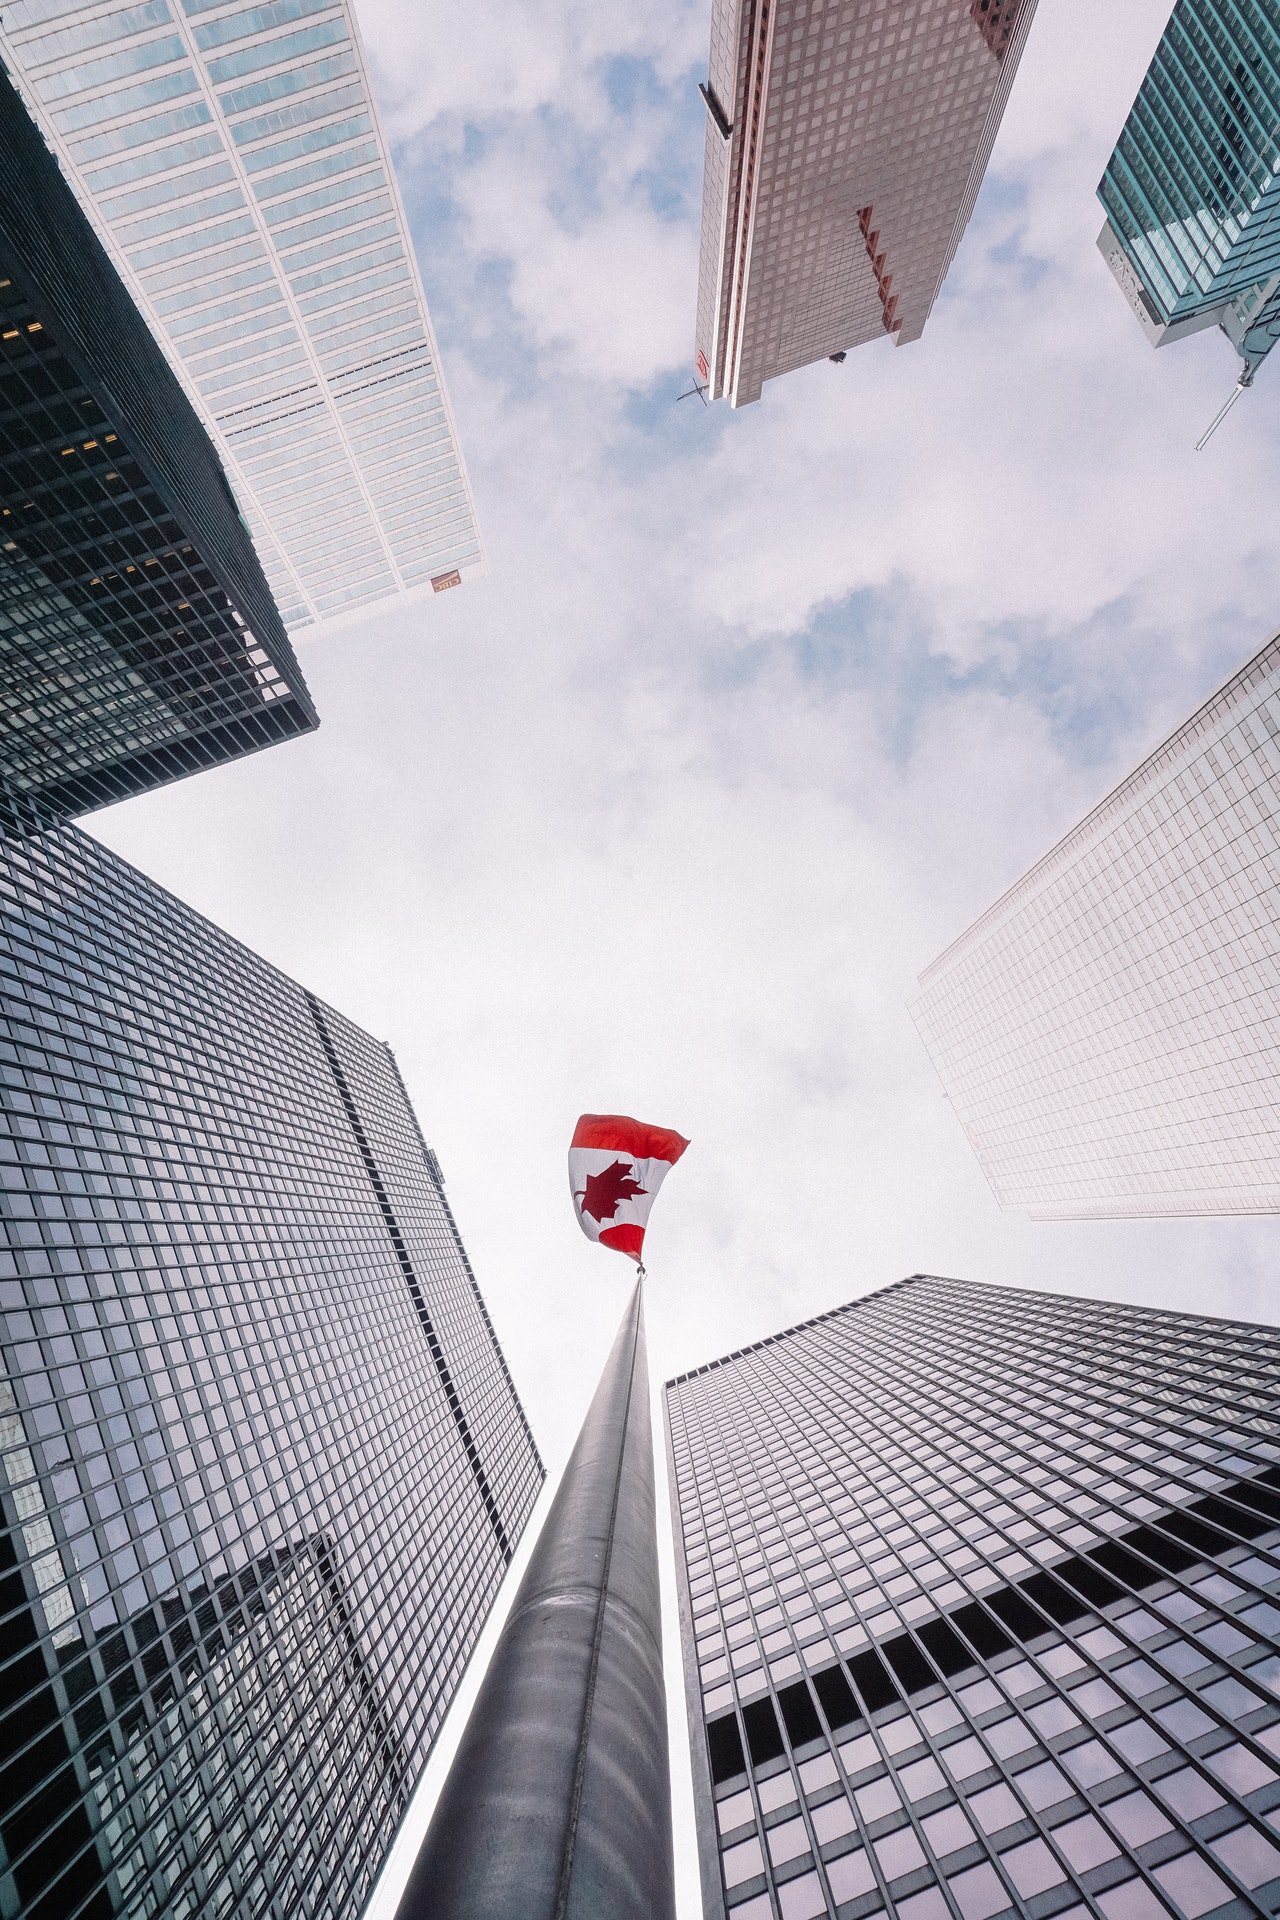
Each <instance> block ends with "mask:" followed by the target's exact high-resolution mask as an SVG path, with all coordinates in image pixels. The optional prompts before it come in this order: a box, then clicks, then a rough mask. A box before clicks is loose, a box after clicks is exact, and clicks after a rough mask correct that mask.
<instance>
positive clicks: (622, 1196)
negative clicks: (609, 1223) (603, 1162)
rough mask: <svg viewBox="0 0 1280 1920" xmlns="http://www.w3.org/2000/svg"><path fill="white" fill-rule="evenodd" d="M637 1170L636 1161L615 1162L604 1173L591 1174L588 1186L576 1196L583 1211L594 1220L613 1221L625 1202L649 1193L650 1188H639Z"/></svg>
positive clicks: (588, 1176)
mask: <svg viewBox="0 0 1280 1920" xmlns="http://www.w3.org/2000/svg"><path fill="white" fill-rule="evenodd" d="M635 1170H636V1169H635V1162H634V1161H632V1160H615V1161H614V1163H613V1165H612V1166H611V1167H605V1168H604V1169H603V1171H602V1172H600V1173H589V1174H588V1175H587V1184H586V1186H585V1187H584V1188H583V1190H582V1192H581V1193H580V1194H576V1195H575V1198H576V1199H579V1200H581V1202H582V1211H583V1212H584V1213H589V1214H590V1215H591V1218H592V1219H593V1220H612V1219H613V1216H614V1214H615V1213H616V1212H617V1211H618V1208H619V1207H620V1206H621V1205H622V1203H623V1201H624V1200H633V1199H634V1198H635V1196H636V1194H638V1193H647V1192H648V1188H647V1187H642V1186H639V1185H638V1184H637V1182H636V1181H635V1180H634V1179H633V1177H632V1176H633V1175H634V1173H635Z"/></svg>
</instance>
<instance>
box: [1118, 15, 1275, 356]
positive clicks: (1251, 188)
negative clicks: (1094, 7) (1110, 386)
mask: <svg viewBox="0 0 1280 1920" xmlns="http://www.w3.org/2000/svg"><path fill="white" fill-rule="evenodd" d="M1098 198H1099V200H1101V202H1102V205H1103V207H1104V209H1105V210H1106V215H1107V222H1106V225H1105V226H1104V227H1103V229H1102V232H1101V234H1100V235H1099V238H1098V245H1099V247H1100V248H1101V250H1102V253H1103V256H1104V258H1105V259H1106V261H1107V264H1108V266H1109V267H1110V268H1111V271H1112V273H1113V274H1114V275H1115V277H1116V280H1117V282H1118V283H1119V286H1120V289H1121V291H1122V292H1123V294H1124V296H1125V298H1126V300H1127V301H1128V302H1129V305H1130V306H1131V307H1132V309H1133V311H1134V313H1135V315H1136V316H1137V318H1138V321H1139V323H1140V325H1141V327H1142V329H1143V332H1144V333H1145V334H1146V336H1147V338H1148V340H1150V342H1151V344H1152V345H1153V346H1157V347H1158V346H1164V345H1166V344H1167V343H1168V342H1170V341H1173V340H1181V339H1183V338H1185V336H1186V335H1187V334H1189V333H1197V332H1199V330H1200V329H1201V328H1202V327H1211V326H1220V327H1221V328H1222V331H1223V332H1224V333H1225V334H1226V335H1227V337H1228V338H1229V339H1230V341H1231V343H1232V345H1233V346H1234V347H1235V349H1236V351H1237V353H1238V354H1239V355H1240V357H1241V359H1242V360H1243V362H1244V368H1243V373H1242V383H1243V384H1245V385H1247V384H1249V382H1250V381H1252V378H1253V374H1254V371H1255V369H1256V368H1257V367H1258V366H1259V365H1260V363H1261V362H1262V361H1263V360H1264V359H1265V358H1266V356H1267V354H1268V353H1270V351H1271V349H1272V347H1273V346H1274V345H1275V342H1276V338H1277V335H1278V334H1280V299H1278V298H1277V294H1278V293H1280V19H1278V18H1277V16H1276V10H1275V8H1274V7H1273V6H1269V5H1266V4H1264V3H1263V0H1177V5H1176V6H1175V7H1174V9H1173V14H1172V16H1171V18H1170V20H1169V24H1168V26H1167V27H1166V29H1165V31H1164V34H1163V37H1162V38H1161V41H1160V45H1159V46H1158V47H1157V49H1156V53H1155V57H1154V59H1153V60H1152V62H1151V65H1150V67H1149V69H1148V71H1147V76H1146V78H1145V80H1144V81H1143V83H1142V86H1141V88H1140V90H1139V93H1138V97H1137V99H1136V100H1135V101H1134V103H1133V109H1132V111H1131V113H1130V115H1129V118H1128V120H1127V121H1126V122H1125V126H1124V131H1123V133H1122V134H1121V135H1120V139H1119V141H1118V142H1117V144H1116V149H1115V152H1114V153H1113V154H1112V156H1111V159H1110V161H1109V163H1108V165H1107V170H1106V173H1105V174H1104V175H1103V177H1102V183H1101V185H1100V186H1099V188H1098Z"/></svg>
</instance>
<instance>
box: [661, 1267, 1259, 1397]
mask: <svg viewBox="0 0 1280 1920" xmlns="http://www.w3.org/2000/svg"><path fill="white" fill-rule="evenodd" d="M922 1280H924V1281H934V1282H941V1283H942V1284H943V1285H944V1286H948V1287H968V1288H970V1289H972V1290H973V1291H975V1292H976V1291H982V1292H985V1293H1007V1294H1017V1295H1019V1296H1022V1295H1026V1294H1034V1295H1035V1296H1036V1297H1037V1298H1039V1299H1044V1300H1069V1301H1071V1302H1073V1303H1074V1304H1075V1305H1077V1306H1092V1307H1119V1308H1121V1309H1122V1310H1123V1311H1124V1312H1126V1313H1139V1314H1149V1315H1152V1316H1153V1317H1154V1318H1156V1319H1158V1320H1178V1321H1184V1322H1185V1321H1194V1322H1195V1324H1196V1325H1197V1326H1210V1327H1245V1328H1248V1329H1249V1330H1250V1331H1252V1332H1255V1333H1266V1334H1270V1335H1271V1336H1272V1338H1273V1339H1276V1340H1280V1324H1276V1323H1275V1322H1272V1321H1268V1320H1241V1319H1238V1318H1237V1317H1236V1316H1234V1315H1232V1314H1225V1313H1188V1312H1186V1311H1185V1310H1183V1309H1182V1308H1178V1307H1149V1306H1144V1305H1143V1304H1142V1303H1141V1302H1139V1301H1136V1300H1110V1299H1095V1298H1094V1297H1093V1295H1092V1294H1085V1293H1065V1292H1062V1293H1060V1292H1058V1291H1056V1290H1054V1289H1050V1288H1042V1287H1010V1286H1002V1285H1001V1284H1000V1283H999V1282H998V1281H990V1280H966V1279H962V1278H960V1276H959V1275H956V1274H945V1273H909V1274H907V1275H906V1276H905V1278H904V1279H902V1280H893V1281H890V1283H889V1285H888V1286H886V1287H877V1288H876V1289H875V1290H874V1292H872V1293H864V1294H860V1295H859V1296H858V1298H857V1299H856V1300H846V1301H845V1303H844V1304H843V1306H839V1307H829V1308H828V1309H827V1311H826V1312H825V1313H815V1314H814V1315H813V1316H812V1317H811V1318H810V1319H808V1320H798V1321H797V1322H796V1323H795V1325H794V1326H791V1327H781V1328H779V1330H778V1332H777V1333H770V1334H766V1335H765V1337H764V1339H763V1340H753V1341H752V1342H751V1344H750V1345H749V1346H745V1347H736V1348H735V1349H734V1351H733V1352H732V1353H722V1354H720V1355H719V1356H718V1357H717V1358H716V1359H714V1360H707V1361H704V1362H703V1364H702V1366H700V1367H690V1368H689V1369H688V1370H687V1371H686V1372H685V1373H677V1374H675V1375H673V1377H672V1378H671V1379H670V1380H664V1381H663V1383H662V1389H663V1392H664V1393H666V1392H668V1391H669V1390H670V1389H671V1388H672V1387H679V1386H683V1385H684V1383H685V1381H686V1380H695V1379H697V1378H698V1377H699V1376H700V1375H701V1374H704V1373H714V1372H715V1371H716V1370H717V1369H718V1368H720V1367H727V1366H728V1365H729V1363H730V1362H731V1361H733V1360H742V1359H745V1358H746V1356H747V1355H748V1354H749V1353H759V1352H761V1350H762V1349H763V1348H765V1347H773V1346H776V1345H777V1344H778V1342H779V1341H780V1340H790V1339H791V1338H792V1337H793V1336H794V1335H795V1334H797V1333H807V1332H808V1330H809V1328H810V1327H819V1326H821V1325H822V1324H823V1323H824V1322H825V1321H827V1320H839V1319H840V1318H841V1317H842V1316H843V1315H845V1314H847V1313H855V1312H856V1311H857V1309H858V1308H859V1307H866V1306H869V1305H870V1304H871V1302H872V1301H873V1300H883V1299H885V1297H886V1296H887V1295H888V1294H891V1293H900V1292H901V1291H902V1289H903V1288H904V1287H911V1286H915V1285H916V1283H917V1282H918V1281H922Z"/></svg>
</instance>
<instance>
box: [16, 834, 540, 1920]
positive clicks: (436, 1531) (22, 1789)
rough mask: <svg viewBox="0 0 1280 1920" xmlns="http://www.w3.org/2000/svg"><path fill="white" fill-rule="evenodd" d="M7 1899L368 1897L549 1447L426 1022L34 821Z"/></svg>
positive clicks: (320, 1908)
mask: <svg viewBox="0 0 1280 1920" xmlns="http://www.w3.org/2000/svg"><path fill="white" fill-rule="evenodd" d="M0 923H2V924H0V999H2V1000H3V1006H2V1008H0V1016H2V1022H3V1024H2V1026H0V1222H2V1225H0V1309H2V1320H3V1336H4V1361H5V1368H4V1374H3V1377H2V1378H0V1459H2V1466H3V1477H2V1479H0V1487H2V1489H3V1505H4V1513H3V1519H4V1526H3V1530H2V1532H0V1559H2V1560H3V1565H2V1566H0V1756H2V1757H0V1913H3V1914H4V1915H5V1916H17V1915H19V1914H21V1915H23V1916H24V1917H25V1916H30V1920H107V1916H109V1915H116V1914H123V1915H128V1916H131V1917H132V1916H140V1917H141V1916H149V1915H164V1916H165V1917H166V1920H191V1917H193V1916H196V1915H198V1916H200V1920H209V1917H210V1916H213V1917H215V1920H224V1917H225V1916H245V1920H247V1916H249V1915H250V1914H252V1915H254V1916H255V1917H257V1920H262V1917H263V1916H272V1920H286V1917H288V1916H294V1915H303V1914H305V1915H329V1916H333V1917H334V1920H337V1917H338V1916H342V1920H349V1916H350V1915H352V1914H354V1913H358V1912H359V1911H360V1908H361V1906H362V1904H363V1902H364V1900H365V1898H366V1897H367V1895H368V1892H369V1890H370V1888H371V1886H372V1884H373V1881H374V1879H375V1877H376V1875H377V1873H378V1871H379V1869H380V1867H381V1866H382V1864H383V1861H384V1859H385V1856H386V1853H387V1850H388V1847H389V1845H390V1842H391V1839H392V1837H393V1835H394V1833H395V1830H396V1827H397V1825H398V1823H399V1820H400V1817H401V1815H402V1813H403V1810H404V1808H405V1805H406V1803H407V1800H408V1797H409V1794H410V1792H411V1791H412V1788H413V1786H414V1783H415V1781H416V1779H417V1777H418V1775H419V1773H420V1771H421V1768H422V1766H423V1762H424V1759H425V1756H426V1755H427V1753H428V1752H429V1750H430V1748H431V1745H432V1742H433V1740H434V1738H435V1735H436V1733H437V1731H438V1729H439V1727H440V1724H441V1721H442V1719H443V1716H444V1714H445V1712H446V1710H447V1708H448V1706H449V1703H450V1701H451V1699H452V1697H453V1694H454V1692H455V1690H456V1687H457V1685H458V1681H459V1679H460V1677H461V1675H462V1672H463V1670H464V1668H465V1666H466V1663H467V1660H468V1658H469V1656H470V1654H471V1652H472V1650H473V1648H474V1646H475V1643H476V1639H477V1636H478V1635H479V1633H480V1631H481V1628H482V1626H483V1623H484V1620H485V1617H486V1615H487V1612H488V1609H489V1607H490V1605H491V1603H492V1600H493V1598H494V1595H495V1593H496V1592H497V1590H498V1586H499V1584H500V1582H501V1580H502V1578H503V1575H504V1573H505V1571H506V1568H507V1566H508V1564H509V1562H510V1559H511V1556H512V1552H513V1550H514V1547H515V1544H516V1542H517V1541H518V1539H519V1537H520V1533H521V1530H522V1528H523V1526H524V1524H525V1522H526V1520H527V1518H528V1515H529V1512H530V1509H531V1507H532V1505H533V1503H534V1500H535V1498H536V1495H537V1493H538V1489H539V1487H540V1484H541V1481H542V1477H543V1472H542V1466H541V1463H540V1461H539V1458H538V1454H537V1450H536V1448H535V1446H534V1443H533V1440H532V1438H531V1436H530V1433H529V1430H528V1427H527V1425H526V1423H525V1420H524V1416H523V1414H522V1411H521V1408H520V1405H519V1402H518V1400H517V1397H516V1394H515V1391H514V1388H513V1386H512V1383H511V1380H510V1378H509V1376H508V1373H507V1370H506V1367H505V1364H504V1362H503V1359H502V1355H501V1353H500V1351H499V1349H498V1347H497V1344H496V1341H495V1339H494V1335H493V1331H492V1328H491V1326H490V1324H489V1321H488V1318H487V1316H486V1313H485V1310H484V1307H483V1304H482V1302H481V1300H480V1296H479V1294H478V1292H477V1290H476V1287H475V1283H474V1280H473V1278H472V1274H471V1270H470V1267H469V1266H468V1264H467V1259H466V1255H465V1253H464V1251H463V1248H462V1245H461V1242H460V1241H459V1238H458V1235H457V1232H456V1229H455V1227H454V1223H453V1220H452V1217H451V1215H450V1212H449V1207H448V1204H447V1202H446V1200H445V1196H444V1191H443V1187H442V1184H441V1178H440V1173H439V1168H438V1166H437V1164H436V1162H435V1159H434V1156H433V1155H432V1154H431V1153H430V1151H429V1150H428V1149H427V1148H426V1146H425V1145H424V1143H423V1140H422V1137H421V1134H420V1133H419V1131H418V1127H417V1123H416V1121H415V1119H414V1116H413V1112H412V1110H411V1108H410V1106H409V1103H408V1100H407V1098H406V1095H405V1092H404V1088H403V1086H402V1084H401V1081H400V1077H399V1074H398V1072H397V1070H396V1066H395V1062H394V1060H393V1058H392V1057H391V1055H390V1053H389V1051H388V1050H387V1049H386V1048H385V1047H384V1046H382V1045H381V1044H379V1043H378V1042H376V1041H374V1040H373V1039H371V1038H370V1036H369V1035H368V1034H366V1033H363V1032H362V1031H361V1030H360V1029H359V1028H358V1027H356V1026H354V1025H352V1023H351V1022H350V1021H349V1020H346V1019H344V1018H343V1016H342V1015H341V1014H339V1013H336V1012H335V1011H334V1010H333V1009H332V1008H330V1007H327V1006H325V1005H324V1004H323V1003H322V1002H320V1001H319V1000H318V999H316V998H315V997H314V996H313V995H311V994H308V993H306V992H304V991H303V989H302V988H300V987H298V986H296V985H295V984H294V982H293V981H291V980H289V979H287V978H286V977H285V976H283V975H282V974H280V973H278V972H277V971H276V970H275V969H273V968H271V967H269V966H267V965H266V964H265V963H264V962H263V961H261V960H259V959H258V958H257V957H256V956H255V955H254V954H252V953H249V952H248V951H246V950H245V949H244V948H243V947H241V946H239V945H238V944H237V943H236V942H235V941H233V940H231V939H230V938H228V937H227V936H226V935H224V934H222V933H220V932H219V931H218V930H217V929H216V928H214V927H212V926H210V925H209V924H208V923H207V922H205V921H203V920H202V919H201V918H200V917H199V915H197V914H195V913H194V912H192V911H191V910H190V909H188V908H186V907H184V906H182V905H181V904H180V903H179V902H178V901H176V900H174V899H173V898H171V897H170V896H169V895H167V894H165V893H164V892H163V891H162V890H161V889H160V888H158V887H156V886H154V885H153V884H152V883H151V882H149V881H147V880H146V879H144V878H143V877H142V876H141V875H140V874H138V873H136V872H135V871H134V870H132V869H131V868H129V867H128V866H126V865H125V864H124V863H123V862H122V861H120V860H118V859H116V858H115V857H114V856H113V855H111V854H109V853H108V852H106V851H105V850H104V849H103V848H102V847H101V846H99V845H98V844H97V843H96V842H95V841H93V840H90V839H88V838H86V837H85V836H84V835H82V834H81V833H79V832H78V831H77V830H76V829H74V828H71V827H54V828H51V829H48V830H45V831H38V830H35V828H34V827H33V828H32V829H31V830H29V831H26V832H20V831H18V830H16V829H14V830H12V831H10V832H9V833H8V834H7V835H5V836H4V837H3V838H0Z"/></svg>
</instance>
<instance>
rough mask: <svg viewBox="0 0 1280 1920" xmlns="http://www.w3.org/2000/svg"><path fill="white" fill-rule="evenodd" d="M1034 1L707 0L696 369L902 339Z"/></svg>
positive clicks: (736, 383) (753, 386) (767, 363)
mask: <svg viewBox="0 0 1280 1920" xmlns="http://www.w3.org/2000/svg"><path fill="white" fill-rule="evenodd" d="M1034 12H1035V0H916V4H914V5H912V6H911V7H910V8H903V7H894V6H886V4H885V0H879V4H877V5H875V6H871V5H865V4H862V0H836V3H835V4H824V0H714V4H713V7H712V15H711V58H710V68H709V78H708V82H707V86H706V88H705V90H704V91H705V95H706V99H707V131H706V162H705V172H704V176H703V197H702V247H701V257H700V264H699V270H698V318H697V361H696V365H697V372H698V377H699V379H700V380H703V381H706V382H707V386H708V391H709V393H710V396H711V398H712V399H718V398H721V397H727V398H728V399H729V401H730V402H731V404H732V405H734V406H744V405H745V404H746V403H747V402H749V401H751V400H758V399H759V398H760V389H761V385H762V383H763V382H764V381H765V380H771V379H774V378H775V377H776V376H777V375H778V374H781V373H789V372H791V371H793V370H794V369H795V368H796V367H804V366H808V365H809V363H810V362H811V361H814V360H822V359H825V358H827V357H828V356H829V355H831V354H835V353H843V352H844V351H845V350H846V349H847V348H849V347H856V346H860V345H862V344H863V343H864V342H865V341H868V340H874V339H877V338H879V337H880V336H881V335H882V334H885V333H888V334H889V335H890V336H891V337H892V338H893V339H894V340H895V341H896V342H897V343H898V344H902V343H903V342H905V341H908V340H918V339H919V338H920V335H921V333H922V332H923V330H924V324H925V321H926V320H927V319H928V317H929V314H930V311H931V309H932V307H933V303H934V301H935V299H936V298H937V296H938V290H939V288H940V287H941V285H942V281H943V278H944V276H945V274H946V271H947V268H948V267H949V266H950V265H951V261H952V258H953V256H954V254H955V251H956V248H957V247H958V246H959V244H960V240H961V236H962V235H963V233H964V230H965V227H966V226H967V225H968V222H969V215H970V214H971V213H972V211H973V205H974V201H975V200H976V199H977V196H978V189H979V187H980V186H981V184H982V176H983V174H984V173H985V171H986V166H987V161H988V160H989V158H990V156H991V148H992V146H993V144H994V141H995V137H996V132H997V130H998V128H999V125H1000V118H1001V115H1002V114H1003V112H1004V107H1005V102H1006V101H1007V99H1008V96H1009V89H1010V88H1011V86H1012V85H1013V76H1014V73H1015V71H1016V69H1017V65H1018V60H1019V57H1020V56H1021V52H1022V48H1023V46H1024V44H1025V41H1026V36H1027V34H1028V32H1029V30H1030V27H1031V17H1032V14H1033V13H1034Z"/></svg>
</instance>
